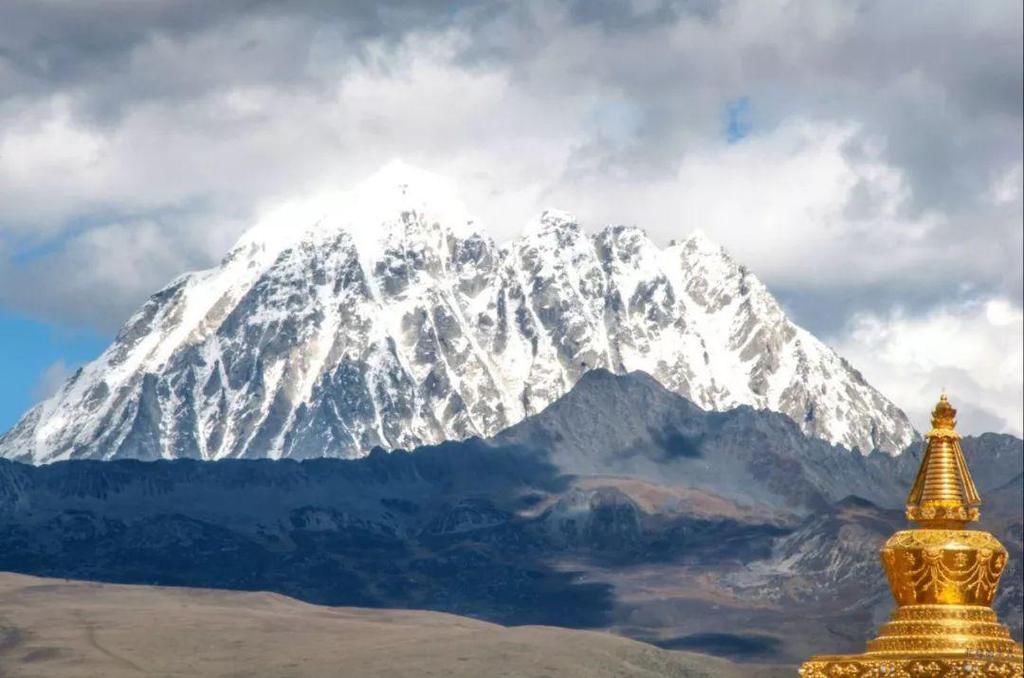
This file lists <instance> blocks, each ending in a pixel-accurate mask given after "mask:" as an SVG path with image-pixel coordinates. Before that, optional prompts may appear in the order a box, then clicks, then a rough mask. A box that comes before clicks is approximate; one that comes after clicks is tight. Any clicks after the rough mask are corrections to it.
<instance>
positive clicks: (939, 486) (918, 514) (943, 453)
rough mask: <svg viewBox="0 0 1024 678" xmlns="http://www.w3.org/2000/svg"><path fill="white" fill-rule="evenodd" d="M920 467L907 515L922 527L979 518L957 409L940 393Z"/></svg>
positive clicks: (957, 524)
mask: <svg viewBox="0 0 1024 678" xmlns="http://www.w3.org/2000/svg"><path fill="white" fill-rule="evenodd" d="M927 439H928V443H927V447H926V448H925V452H924V457H923V458H922V459H921V468H920V469H918V471H917V478H916V479H915V480H914V485H913V487H912V488H911V489H910V495H909V496H908V497H907V519H908V520H913V521H914V522H916V523H917V524H918V525H920V526H921V527H963V526H964V525H966V524H967V523H968V522H972V521H975V520H977V519H978V507H979V506H980V505H981V497H979V496H978V490H977V488H976V487H975V486H974V479H973V478H971V471H970V469H968V468H967V462H966V460H965V459H964V451H963V450H962V449H961V448H960V434H958V433H957V432H956V410H955V409H953V406H952V405H950V404H949V399H948V398H947V397H946V394H945V393H943V394H942V396H941V397H940V398H939V402H938V404H937V405H936V406H935V409H934V410H932V429H931V431H929V432H928V436H927Z"/></svg>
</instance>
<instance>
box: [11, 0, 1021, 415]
mask: <svg viewBox="0 0 1024 678" xmlns="http://www.w3.org/2000/svg"><path fill="white" fill-rule="evenodd" d="M1022 23H1024V21H1022V3H1021V2H1020V1H1019V0H1007V1H1005V2H1003V1H1000V0H986V1H985V2H978V3H964V2H959V1H957V2H944V1H942V0H936V1H935V2H930V3H927V5H922V4H919V3H907V2H902V1H897V0H892V1H890V2H873V1H870V0H852V1H851V0H760V1H757V2H752V1H748V2H732V1H728V0H723V1H721V2H716V1H713V0H692V1H688V2H673V1H669V0H622V1H618V2H611V1H606V0H576V1H554V0H551V1H546V2H532V1H530V0H522V1H520V0H517V1H511V0H510V1H507V2H503V1H498V2H487V3H475V2H452V1H449V2H433V1H428V0H418V1H403V0H379V1H376V2H370V1H354V2H345V3H336V2H328V1H327V0H309V1H306V2H303V1H301V0H295V1H293V2H288V3H279V2H270V1H269V0H220V1H219V2H202V1H198V0H146V1H144V2H137V1H134V0H90V1H88V2H78V1H72V0H5V1H4V2H3V3H2V4H0V374H2V377H3V388H2V389H0V429H6V428H7V427H9V426H10V425H12V424H13V423H14V422H15V421H16V420H17V419H18V417H19V416H20V415H21V413H22V412H23V411H24V410H25V409H26V408H27V407H29V406H31V404H32V403H33V402H35V401H37V400H38V399H40V398H42V397H45V396H46V395H47V394H48V393H51V392H52V391H53V390H54V389H55V388H56V387H57V385H58V384H59V383H60V382H61V380H62V379H63V378H66V377H67V376H68V375H69V374H71V373H72V372H73V370H74V369H75V368H76V367H77V366H78V365H80V364H81V363H82V362H83V361H87V360H89V359H90V358H92V357H94V356H95V355H97V354H98V353H99V352H100V351H102V349H103V348H104V346H105V345H106V344H107V343H108V342H109V341H110V340H111V338H112V337H113V336H114V335H115V334H116V332H117V330H118V328H119V327H120V325H121V324H122V323H123V322H124V321H125V320H126V319H127V318H128V316H129V315H130V314H131V313H132V311H133V310H134V309H135V308H137V307H138V306H139V305H140V304H141V303H142V302H143V301H144V300H145V298H146V297H147V296H148V295H149V294H151V293H152V292H154V291H155V290H157V289H159V288H160V287H162V286H163V285H164V284H166V283H167V282H169V281H170V280H171V279H173V278H174V277H175V276H177V275H179V274H180V273H182V272H184V271H188V270H195V269H199V268H205V267H208V266H210V265H213V264H215V263H216V262H217V260H218V259H219V258H220V257H221V256H222V255H223V254H224V253H225V252H226V251H227V249H228V248H229V247H230V246H231V244H232V243H233V242H234V241H235V240H236V239H237V238H238V236H239V235H240V234H241V233H242V232H244V230H245V229H246V228H247V226H248V225H251V224H252V223H254V221H255V220H256V219H257V218H258V216H259V215H260V214H262V213H265V212H266V211H268V210H270V209H272V208H273V206H274V205H276V204H279V203H281V202H282V201H286V200H288V199H291V198H295V197H301V196H303V195H305V194H309V193H315V192H318V191H320V190H323V189H326V188H339V187H345V186H347V185H350V184H352V183H355V182H357V181H359V180H360V179H363V178H365V177H366V176H368V175H369V174H371V173H373V172H374V171H375V170H376V169H377V168H378V167H380V166H382V165H384V164H385V163H387V162H388V161H390V160H392V159H395V158H401V159H404V160H405V161H406V162H408V163H411V164H414V165H418V166H420V167H422V168H424V169H427V170H430V171H434V172H437V173H440V174H444V175H447V176H449V177H450V178H452V179H453V180H454V181H455V182H456V183H457V184H458V185H459V186H460V190H461V191H462V195H463V198H464V199H465V201H466V203H467V204H468V205H469V207H470V209H471V211H472V212H473V213H474V214H475V215H476V216H477V222H478V224H480V225H482V227H484V228H486V229H487V230H489V231H490V232H491V233H492V234H493V235H494V236H495V237H496V238H497V239H499V240H505V239H509V238H511V237H514V236H515V235H516V234H517V233H518V232H519V230H520V229H521V228H522V227H523V225H524V224H525V223H527V222H528V221H529V220H530V219H531V218H532V217H534V216H536V215H537V214H539V212H540V211H541V210H543V209H545V208H548V207H553V208H559V209H563V210H566V211H569V212H571V213H573V214H575V215H576V216H577V217H578V218H579V219H580V221H581V223H582V224H583V225H584V227H586V228H588V229H598V228H601V227H603V226H604V225H607V224H610V223H622V224H633V225H637V226H641V227H643V228H645V229H646V230H647V231H648V233H649V234H650V235H651V236H652V237H653V238H655V240H657V241H658V242H661V243H667V242H668V241H669V240H671V239H673V238H679V237H683V236H685V235H686V234H688V233H689V232H691V231H693V230H695V229H700V230H702V231H704V232H705V233H706V234H707V235H709V236H710V237H711V238H713V239H714V240H716V241H718V242H719V243H721V244H722V245H723V246H725V247H726V249H727V250H729V251H730V252H731V254H732V255H733V256H734V257H735V258H736V259H737V260H739V261H740V262H742V263H744V264H745V265H746V266H748V267H749V268H750V269H751V270H752V271H753V272H754V273H755V274H757V275H758V276H759V277H760V278H761V279H762V280H764V281H765V283H766V284H767V285H768V286H769V288H770V289H771V290H772V291H773V292H774V293H775V294H776V296H778V298H779V299H780V300H781V301H782V303H783V305H784V306H785V307H786V309H787V311H788V312H789V313H790V315H791V317H792V318H793V319H794V320H795V321H796V322H798V323H799V324H801V325H803V326H805V327H807V328H808V329H809V330H811V331H812V332H814V333H815V334H817V335H818V336H819V337H821V338H822V339H824V340H825V341H827V342H828V343H829V344H830V345H832V346H833V347H835V348H836V349H837V350H838V351H839V352H840V353H841V354H842V355H843V356H845V357H846V358H848V359H849V360H850V362H851V363H852V364H853V365H854V366H855V367H857V368H858V369H859V370H861V372H862V373H863V374H864V375H865V377H866V378H867V379H868V380H869V381H870V382H871V383H873V384H874V385H875V386H877V387H878V388H879V389H880V390H882V392H883V393H885V394H887V395H888V396H889V397H890V398H892V399H893V400H894V401H895V402H896V403H897V404H898V405H899V406H901V407H903V408H904V409H905V410H906V411H907V412H908V414H909V415H910V416H911V418H912V420H913V421H914V423H915V425H917V426H918V427H919V428H922V429H924V428H926V426H927V411H928V409H929V408H930V406H931V405H932V404H934V402H935V400H936V398H937V396H938V393H939V391H940V390H941V389H943V388H945V389H946V390H947V391H948V392H949V393H950V397H951V399H952V400H953V401H954V404H956V405H958V407H959V409H960V412H961V416H960V421H961V428H962V429H964V430H966V431H968V432H981V431H1006V432H1012V433H1016V434H1017V435H1020V434H1021V429H1022V427H1024V398H1022V390H1024V388H1022V373H1024V364H1022V352H1021V346H1022V343H1024V329H1022V328H1024V315H1022V310H1021V309H1022V296H1024V273H1022V249H1024V241H1022V231H1024V226H1022V222H1024V215H1022V181H1024V178H1022V162H1021V160H1022V150H1021V149H1022V144H1024V132H1022V127H1024V126H1022V89H1024V75H1022V61H1024V49H1022V28H1021V26H1022Z"/></svg>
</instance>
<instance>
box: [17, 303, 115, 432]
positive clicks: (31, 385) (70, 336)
mask: <svg viewBox="0 0 1024 678" xmlns="http://www.w3.org/2000/svg"><path fill="white" fill-rule="evenodd" d="M110 341H111V339H110V337H104V336H101V335H99V334H97V333H93V332H89V331H84V330H71V329H67V328H63V327H59V326H56V325H52V324H49V323H45V322H41V321H38V320H34V319H32V318H29V317H27V316H24V315H21V314H18V313H12V312H10V311H6V310H3V309H0V375H3V388H0V432H5V431H7V430H8V429H9V428H10V427H12V426H14V424H16V423H17V421H18V419H19V418H20V417H21V415H22V414H24V413H25V411H26V410H27V409H28V408H30V407H31V406H32V405H33V404H34V403H35V402H36V401H37V400H38V399H39V397H40V396H41V395H43V391H44V390H45V387H46V385H45V384H43V383H42V380H43V379H44V378H46V377H47V375H49V376H50V377H57V376H59V375H60V373H61V372H62V371H64V372H66V373H67V375H70V374H71V373H72V372H73V371H74V370H75V369H76V368H77V367H78V366H79V365H80V364H82V363H84V362H86V361H89V360H92V359H93V358H95V357H96V356H98V355H99V354H100V353H102V352H103V349H105V348H106V347H107V345H108V344H109V343H110Z"/></svg>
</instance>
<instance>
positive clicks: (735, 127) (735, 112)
mask: <svg viewBox="0 0 1024 678" xmlns="http://www.w3.org/2000/svg"><path fill="white" fill-rule="evenodd" d="M753 114H754V109H753V104H752V103H751V101H750V97H739V98H738V99H733V100H732V101H730V102H728V103H726V105H725V139H726V141H728V142H729V143H730V144H735V143H736V142H737V141H740V140H742V139H744V138H745V137H747V136H748V135H749V134H750V132H751V130H753V128H754V115H753Z"/></svg>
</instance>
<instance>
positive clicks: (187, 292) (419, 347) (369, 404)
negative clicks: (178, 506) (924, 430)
mask: <svg viewBox="0 0 1024 678" xmlns="http://www.w3.org/2000/svg"><path fill="white" fill-rule="evenodd" d="M597 367H603V368H607V369H609V370H612V371H614V372H625V371H632V370H643V371H645V372H648V373H649V374H651V375H653V376H654V377H655V378H657V379H658V380H659V381H660V382H661V383H662V384H664V385H665V386H666V387H668V388H669V389H671V390H673V391H675V392H677V393H679V394H681V395H683V396H685V397H687V398H689V399H690V400H692V401H694V402H695V403H697V404H698V405H700V406H701V407H704V408H707V409H716V410H722V409H726V408H730V407H734V406H737V405H751V406H754V407H757V408H768V409H771V410H776V411H779V412H782V413H785V414H787V415H789V416H790V417H792V418H793V419H794V420H795V421H796V422H797V423H798V424H799V425H800V426H801V427H802V428H803V430H804V431H805V432H806V433H808V434H809V435H814V436H819V437H821V438H824V439H826V440H829V441H832V442H834V443H839V444H843V445H845V446H847V447H850V448H854V447H856V448H858V449H859V450H860V451H861V452H864V453H866V452H868V451H870V450H872V449H874V448H880V449H883V450H886V451H889V452H893V453H896V452H898V451H899V450H902V449H903V448H904V447H905V446H906V445H907V444H908V443H909V442H910V441H911V440H912V439H913V438H914V436H915V433H914V431H913V429H912V427H911V425H910V423H909V422H908V420H907V418H906V416H905V415H904V414H903V412H901V411H900V410H899V409H898V408H896V407H895V406H894V405H893V404H892V403H890V402H889V401H888V400H886V399H885V398H884V397H883V396H882V395H881V394H880V393H879V392H878V391H876V390H875V389H874V388H872V387H871V386H870V385H869V384H867V383H866V382H865V381H864V379H863V378H862V377H861V375H860V374H859V373H858V372H857V371H856V370H854V369H853V368H852V367H850V366H849V365H848V364H847V363H846V362H845V361H844V360H843V359H841V358H840V357H839V356H838V355H836V354H835V353H834V352H833V351H832V350H831V349H829V348H828V347H827V346H825V345H824V344H823V343H822V342H820V341H818V340H817V339H816V338H815V337H813V336H812V335H811V334H809V333H808V332H806V331H805V330H803V329H801V328H800V327H797V326H796V325H794V324H793V323H792V322H790V321H789V320H788V319H787V318H786V316H785V314H784V313H783V311H782V309H781V307H780V306H779V304H778V302H777V301H776V300H775V299H774V298H773V297H772V295H771V294H770V293H769V292H768V290H767V289H766V288H765V286H764V285H763V284H762V283H761V282H760V281H759V280H758V279H757V278H756V277H755V276H754V275H752V274H751V273H750V272H749V271H747V270H746V269H745V268H744V267H743V266H740V265H738V264H737V263H735V262H734V261H733V260H732V259H731V258H730V257H729V256H728V254H727V253H726V252H725V251H724V250H722V248H721V247H719V246H718V245H716V244H715V243H713V242H711V241H710V240H709V239H708V238H707V237H706V236H703V235H701V234H694V235H692V236H691V237H689V238H687V239H685V240H682V241H681V242H678V243H676V244H673V245H671V246H669V247H667V248H664V249H662V248H659V247H658V246H657V245H655V244H654V243H653V242H652V241H651V240H650V239H649V238H648V237H647V235H646V234H645V233H644V232H643V231H642V230H640V229H637V228H632V227H624V226H612V227H608V228H605V229H604V230H602V231H601V232H599V233H597V234H594V235H589V234H587V233H585V232H584V231H583V230H582V229H581V228H580V226H579V224H578V223H577V222H576V220H575V219H574V218H573V217H572V216H571V215H569V214H566V213H564V212H556V211H553V210H552V211H547V212H545V213H544V214H542V215H541V216H540V217H539V218H538V219H537V220H536V221H535V222H534V223H532V224H530V225H529V226H528V227H527V228H526V229H525V230H524V233H523V235H522V236H521V237H520V238H519V239H517V240H514V241H512V242H511V243H509V244H508V245H507V246H505V247H499V246H498V245H496V244H495V243H494V242H493V241H492V240H491V239H490V238H489V237H488V236H487V235H485V234H482V233H478V232H476V230H475V227H474V225H473V221H472V218H471V217H470V216H469V215H468V214H467V212H466V210H465V209H464V208H463V206H462V204H461V202H460V201H459V199H458V195H457V191H456V189H455V187H454V186H453V185H452V184H451V182H449V181H447V180H445V179H443V178H441V177H438V176H436V175H433V174H430V173H428V172H424V171H422V170H418V169H416V168H413V167H410V166H408V165H405V164H403V163H399V162H395V163H391V164H389V165H387V166H385V167H384V168H383V169H382V170H380V171H379V172H378V173H376V174H375V175H374V176H372V177H371V178H370V179H368V180H367V181H366V182H364V183H363V184H361V185H359V186H357V187H356V188H354V189H353V190H351V191H346V192H340V193H337V194H331V195H326V196H320V197H318V198H316V199H313V200H309V201H306V202H303V203H293V204H289V205H286V206H284V207H282V208H280V209H278V210H276V211H275V212H274V213H273V214H270V215H268V216H267V217H266V218H265V219H263V220H262V221H261V222H260V223H258V224H256V225H255V226H254V227H253V228H252V229H251V230H250V231H249V232H248V233H246V234H245V235H244V236H243V237H242V238H241V239H240V240H239V242H238V243H237V244H236V245H235V247H234V248H232V250H231V251H230V252H229V253H228V254H227V255H226V256H225V258H224V259H223V261H222V262H221V264H220V265H219V266H217V267H215V268H213V269H210V270H206V271H201V272H197V273H190V274H186V275H184V276H182V277H180V278H178V279H177V280H175V281H174V282H172V283H171V284H170V285H169V286H167V287H166V288H164V289H163V290H160V291H159V292H157V293H156V294H154V295H153V296H152V297H150V299H149V300H148V301H147V302H146V304H145V305H144V306H143V307H142V308H141V309H140V310H139V311H138V312H137V313H136V314H135V315H134V316H132V317H131V318H130V319H129V320H128V322H127V323H126V324H125V326H124V328H123V329H122V330H121V331H120V333H119V334H118V335H117V337H116V339H115V340H114V342H113V344H112V345H111V346H110V347H109V348H108V349H107V350H106V351H105V352H104V353H103V354H102V355H101V356H100V357H99V358H97V359H96V360H95V361H93V362H92V363H89V364H88V365H86V366H84V367H83V368H82V369H81V370H79V371H78V372H77V373H76V374H75V375H74V376H73V377H72V378H71V379H69V380H68V381H67V383H66V384H64V386H63V387H62V388H61V389H60V390H59V391H58V392H57V393H56V394H55V395H54V396H52V397H51V398H49V399H48V400H46V401H44V402H42V403H40V404H38V405H37V406H36V407H34V408H33V409H32V410H30V411H29V412H28V413H27V414H26V415H25V416H24V417H23V418H22V420H21V421H20V422H19V423H18V424H17V425H16V426H15V427H14V428H13V429H12V430H11V431H9V432H8V433H6V434H5V435H4V436H3V437H0V457H7V458H13V459H18V460H22V461H29V462H34V463H46V462H51V461H56V460H61V459H71V458H90V459H114V458H125V457H128V458H140V459H156V458H175V457H192V458H199V459H223V458H229V457H246V458H258V457H270V458H281V457H293V458H307V457H319V456H340V457H354V456H359V455H362V454H365V453H366V452H367V451H368V450H370V449H371V448H373V447H374V446H382V447H385V448H398V447H402V448H410V447H413V446H416V445H420V444H424V443H435V442H439V441H441V440H446V439H460V438H465V437H467V436H471V435H480V436H490V435H493V434H495V433H497V432H498V431H500V430H501V429H503V428H505V427H507V426H509V425H511V424H514V423H516V422H518V421H520V420H521V419H523V418H524V417H526V416H528V415H531V414H534V413H536V412H538V411H540V410H541V409H543V408H544V407H545V406H547V405H548V404H550V403H551V402H552V401H553V400H555V399H556V398H558V397H559V396H561V395H562V394H564V393H566V392H567V391H568V390H569V389H570V388H571V387H572V386H573V384H574V383H575V382H576V381H577V380H578V379H579V378H580V376H581V375H582V374H583V373H584V372H585V371H587V370H589V369H592V368H597Z"/></svg>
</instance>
